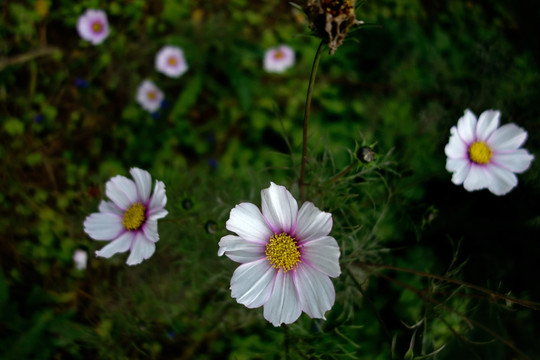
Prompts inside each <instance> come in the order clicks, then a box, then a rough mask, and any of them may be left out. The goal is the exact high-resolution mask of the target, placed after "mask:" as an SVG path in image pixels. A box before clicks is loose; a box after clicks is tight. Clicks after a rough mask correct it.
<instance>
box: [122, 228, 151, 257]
mask: <svg viewBox="0 0 540 360" xmlns="http://www.w3.org/2000/svg"><path fill="white" fill-rule="evenodd" d="M154 251H156V244H154V243H153V242H152V241H150V240H148V239H146V236H144V234H143V233H142V232H141V231H138V232H136V233H135V239H134V240H133V246H132V247H131V254H129V257H128V259H127V262H126V263H127V264H128V265H137V264H140V263H141V262H142V261H143V260H146V259H149V258H150V257H151V256H152V255H153V254H154Z"/></svg>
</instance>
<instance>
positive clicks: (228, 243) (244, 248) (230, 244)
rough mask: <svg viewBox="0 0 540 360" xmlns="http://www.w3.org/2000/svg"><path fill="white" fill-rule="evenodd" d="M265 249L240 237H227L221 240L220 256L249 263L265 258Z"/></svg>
mask: <svg viewBox="0 0 540 360" xmlns="http://www.w3.org/2000/svg"><path fill="white" fill-rule="evenodd" d="M264 250H265V247H264V245H261V244H255V243H252V242H249V241H246V240H244V239H242V238H241V237H239V236H234V235H225V236H224V237H222V238H221V240H219V250H218V256H222V255H223V254H225V255H227V257H228V258H229V259H231V260H232V261H236V262H239V263H247V262H252V261H256V260H260V259H262V258H265V257H266V255H265V254H264Z"/></svg>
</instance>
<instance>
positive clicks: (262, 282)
mask: <svg viewBox="0 0 540 360" xmlns="http://www.w3.org/2000/svg"><path fill="white" fill-rule="evenodd" d="M275 274H276V269H274V268H273V267H272V266H270V264H269V263H268V261H266V259H262V260H259V261H253V262H249V263H246V264H242V265H240V266H239V267H238V268H237V269H236V270H235V271H234V274H233V276H232V278H231V296H232V297H233V298H235V299H236V301H237V302H238V303H240V304H243V305H245V306H246V307H248V308H256V307H259V306H262V305H264V304H265V303H266V302H267V301H268V299H269V298H270V295H271V294H272V288H273V283H274V277H275Z"/></svg>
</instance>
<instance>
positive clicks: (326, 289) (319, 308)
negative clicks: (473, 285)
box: [294, 265, 336, 319]
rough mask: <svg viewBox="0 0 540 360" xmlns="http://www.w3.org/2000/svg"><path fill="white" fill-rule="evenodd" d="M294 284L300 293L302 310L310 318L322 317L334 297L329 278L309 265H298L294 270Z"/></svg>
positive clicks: (332, 303) (330, 305)
mask: <svg viewBox="0 0 540 360" xmlns="http://www.w3.org/2000/svg"><path fill="white" fill-rule="evenodd" d="M294 276H295V284H296V288H297V289H298V294H299V295H300V302H301V303H302V310H303V311H304V312H305V313H306V314H308V315H309V317H310V318H316V319H324V318H325V317H324V313H325V312H326V311H328V310H330V309H331V308H332V306H333V305H334V301H335V299H336V292H335V290H334V285H333V284H332V281H331V280H330V278H329V277H328V276H327V275H325V274H323V273H321V272H319V271H317V270H315V269H313V268H312V267H310V266H305V265H304V266H302V265H300V266H298V267H297V268H296V271H295V272H294Z"/></svg>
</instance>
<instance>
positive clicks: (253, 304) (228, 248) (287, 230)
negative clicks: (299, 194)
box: [218, 183, 341, 326]
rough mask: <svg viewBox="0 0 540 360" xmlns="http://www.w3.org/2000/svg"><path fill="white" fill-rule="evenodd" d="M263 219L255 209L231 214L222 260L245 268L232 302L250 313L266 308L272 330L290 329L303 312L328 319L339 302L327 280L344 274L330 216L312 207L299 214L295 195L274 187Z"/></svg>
mask: <svg viewBox="0 0 540 360" xmlns="http://www.w3.org/2000/svg"><path fill="white" fill-rule="evenodd" d="M261 198H262V206H261V208H262V213H261V211H259V209H258V208H257V206H255V205H254V204H251V203H241V204H239V205H236V207H235V208H234V209H232V210H231V213H230V216H229V220H228V221H227V229H228V230H230V231H232V232H235V233H236V234H237V235H238V236H236V235H226V236H224V237H222V238H221V240H220V241H219V251H218V255H219V256H222V255H224V254H225V255H226V256H227V257H229V258H230V259H231V260H233V261H236V262H239V263H241V264H242V265H240V266H239V267H238V268H237V269H236V270H235V271H234V274H233V276H232V279H231V287H230V288H231V296H232V297H233V298H235V299H236V301H237V302H238V303H240V304H243V305H245V306H246V307H248V308H257V307H260V306H264V318H265V319H266V320H268V321H270V322H271V323H272V324H273V325H274V326H279V325H281V324H282V323H285V324H290V323H292V322H294V321H296V320H297V319H298V317H300V315H301V314H302V311H304V312H305V313H306V314H308V315H309V316H310V317H311V318H319V319H324V313H325V312H326V311H327V310H330V309H331V308H332V306H333V304H334V300H335V296H336V295H335V290H334V285H333V284H332V281H331V280H330V278H329V277H337V276H339V274H340V273H341V270H340V267H339V256H340V250H339V246H338V244H337V242H336V240H335V239H334V238H333V237H331V236H328V234H329V233H330V230H332V215H331V214H329V213H326V212H323V211H320V210H319V209H317V208H316V207H315V205H313V203H311V202H305V203H304V204H303V205H302V207H301V208H300V210H298V204H297V202H296V200H295V199H294V198H293V196H292V195H291V193H290V192H289V191H288V190H287V189H286V188H285V187H284V186H279V185H276V184H274V183H270V187H269V188H268V189H263V190H262V191H261Z"/></svg>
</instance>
